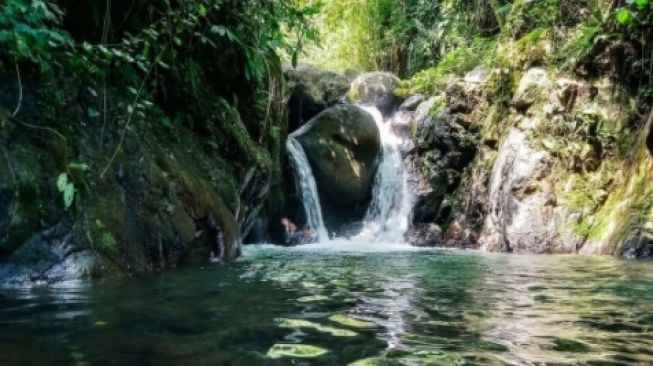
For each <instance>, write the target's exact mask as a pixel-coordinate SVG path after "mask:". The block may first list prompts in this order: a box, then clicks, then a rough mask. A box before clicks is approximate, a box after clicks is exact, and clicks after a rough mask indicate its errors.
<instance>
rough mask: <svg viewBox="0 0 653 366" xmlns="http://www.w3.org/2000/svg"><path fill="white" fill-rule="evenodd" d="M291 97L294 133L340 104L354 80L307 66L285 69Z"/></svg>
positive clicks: (290, 122)
mask: <svg viewBox="0 0 653 366" xmlns="http://www.w3.org/2000/svg"><path fill="white" fill-rule="evenodd" d="M285 75H286V79H287V81H288V90H289V92H290V97H289V100H288V114H289V115H288V119H289V128H290V131H294V130H296V129H297V128H299V127H300V126H301V125H303V124H304V123H306V122H308V121H309V120H310V119H311V118H313V117H315V116H316V115H317V114H318V113H320V112H322V111H323V110H325V109H326V108H328V107H329V106H332V105H334V104H336V103H338V102H339V101H340V100H341V99H342V98H343V97H344V96H345V94H347V91H348V90H349V84H350V82H351V80H352V77H351V75H350V77H347V76H345V75H341V74H338V73H335V72H332V71H327V70H321V69H318V68H316V67H313V66H311V65H307V64H300V65H299V66H297V68H294V69H293V68H288V69H286V70H285Z"/></svg>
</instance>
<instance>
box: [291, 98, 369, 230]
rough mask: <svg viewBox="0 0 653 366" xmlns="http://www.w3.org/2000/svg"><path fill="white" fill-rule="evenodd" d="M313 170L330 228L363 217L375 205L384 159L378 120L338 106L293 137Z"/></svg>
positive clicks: (361, 111) (314, 119)
mask: <svg viewBox="0 0 653 366" xmlns="http://www.w3.org/2000/svg"><path fill="white" fill-rule="evenodd" d="M293 136H294V137H295V138H296V139H297V140H298V141H299V142H300V144H301V145H302V147H303V148H304V150H305V152H306V156H307V157H308V160H309V162H310V164H311V167H312V169H313V174H314V176H315V180H316V182H317V186H318V190H319V193H320V201H321V203H322V206H323V211H324V212H325V220H326V221H327V225H329V226H330V227H334V226H336V225H340V224H342V223H343V222H344V221H345V220H344V219H345V218H348V219H352V218H356V216H362V214H364V212H365V209H366V208H367V205H368V203H369V200H370V197H371V192H372V187H373V184H374V177H375V175H376V170H377V167H378V163H379V157H380V154H381V137H380V133H379V130H378V128H377V126H376V123H375V121H374V118H373V117H372V115H370V114H369V113H367V112H366V111H365V110H363V109H362V108H359V107H357V106H354V105H338V106H334V107H331V108H329V109H327V110H325V111H324V112H322V113H320V114H319V115H317V116H316V117H315V118H313V119H312V120H311V121H309V122H308V123H307V124H306V125H304V126H303V127H302V128H301V129H300V130H298V131H297V132H296V133H294V134H293Z"/></svg>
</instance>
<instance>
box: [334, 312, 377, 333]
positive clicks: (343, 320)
mask: <svg viewBox="0 0 653 366" xmlns="http://www.w3.org/2000/svg"><path fill="white" fill-rule="evenodd" d="M329 320H331V321H332V322H335V323H338V324H340V325H344V326H347V327H352V328H359V329H366V328H367V329H369V328H376V324H374V323H372V322H366V321H363V320H358V319H354V318H352V317H350V316H348V315H344V314H336V315H332V316H330V317H329Z"/></svg>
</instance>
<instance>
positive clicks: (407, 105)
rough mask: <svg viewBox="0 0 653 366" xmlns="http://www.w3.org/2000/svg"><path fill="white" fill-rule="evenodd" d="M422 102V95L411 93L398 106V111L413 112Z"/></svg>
mask: <svg viewBox="0 0 653 366" xmlns="http://www.w3.org/2000/svg"><path fill="white" fill-rule="evenodd" d="M422 102H424V96H423V95H421V94H415V95H411V96H409V97H408V98H406V100H404V102H403V103H401V105H400V106H399V110H400V111H408V112H413V111H415V110H416V109H417V107H418V106H419V105H420V104H422Z"/></svg>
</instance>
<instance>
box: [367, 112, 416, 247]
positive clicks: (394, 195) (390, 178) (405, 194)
mask: <svg viewBox="0 0 653 366" xmlns="http://www.w3.org/2000/svg"><path fill="white" fill-rule="evenodd" d="M361 108H363V109H364V110H366V111H367V112H368V113H370V114H371V115H372V116H373V117H374V121H375V122H376V125H377V127H378V128H379V132H380V134H381V144H382V146H383V156H382V158H381V159H382V160H381V163H380V164H379V168H378V171H377V173H376V178H375V183H374V190H373V192H372V202H371V203H370V207H369V209H368V211H367V215H366V218H365V228H364V229H363V231H362V232H361V234H360V235H359V236H358V237H359V238H361V239H370V240H375V241H382V242H394V243H401V242H404V234H405V233H406V231H407V230H408V223H409V218H410V213H411V209H412V197H411V194H410V191H409V189H408V175H407V173H406V172H405V170H404V166H403V160H402V156H401V145H402V143H403V141H402V139H401V138H399V137H398V136H397V135H395V134H394V132H393V131H392V126H391V123H390V121H385V120H384V119H383V116H382V114H381V112H380V111H379V110H378V109H377V108H375V107H368V106H362V107H361Z"/></svg>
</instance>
